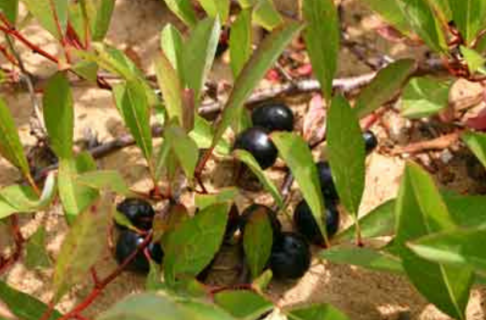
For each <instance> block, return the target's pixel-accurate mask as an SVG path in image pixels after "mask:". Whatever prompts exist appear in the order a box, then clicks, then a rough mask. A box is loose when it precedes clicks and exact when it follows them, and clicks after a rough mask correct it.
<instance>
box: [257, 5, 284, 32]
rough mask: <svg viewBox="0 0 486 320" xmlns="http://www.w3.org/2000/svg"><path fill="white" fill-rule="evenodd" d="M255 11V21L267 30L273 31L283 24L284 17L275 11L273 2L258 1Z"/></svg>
mask: <svg viewBox="0 0 486 320" xmlns="http://www.w3.org/2000/svg"><path fill="white" fill-rule="evenodd" d="M255 2H256V4H255V7H254V9H253V20H254V21H255V23H257V24H259V25H261V26H262V27H263V28H265V29H266V30H269V31H271V30H273V29H275V28H277V27H279V26H280V25H281V24H282V23H283V19H282V16H281V15H280V13H279V12H278V11H277V9H275V5H274V4H273V0H256V1H255Z"/></svg>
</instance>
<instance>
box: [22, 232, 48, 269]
mask: <svg viewBox="0 0 486 320" xmlns="http://www.w3.org/2000/svg"><path fill="white" fill-rule="evenodd" d="M45 239H46V230H45V229H44V228H43V227H40V228H38V229H37V231H36V232H35V233H34V234H33V235H32V236H30V238H29V240H28V241H27V244H26V246H25V251H26V256H25V265H26V266H27V268H29V269H38V268H39V269H42V268H49V267H51V266H52V262H51V259H50V258H49V255H48V254H47V252H46V242H45Z"/></svg>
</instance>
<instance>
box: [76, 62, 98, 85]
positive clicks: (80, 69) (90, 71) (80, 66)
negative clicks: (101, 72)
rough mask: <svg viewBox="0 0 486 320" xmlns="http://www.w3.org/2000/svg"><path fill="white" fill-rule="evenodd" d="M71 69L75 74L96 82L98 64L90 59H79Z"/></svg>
mask: <svg viewBox="0 0 486 320" xmlns="http://www.w3.org/2000/svg"><path fill="white" fill-rule="evenodd" d="M72 69H73V70H74V72H76V74H77V75H79V76H81V77H83V78H85V79H86V80H88V81H91V82H96V80H97V79H98V65H97V64H96V63H94V62H91V61H80V62H78V63H77V64H75V65H74V66H73V67H72Z"/></svg>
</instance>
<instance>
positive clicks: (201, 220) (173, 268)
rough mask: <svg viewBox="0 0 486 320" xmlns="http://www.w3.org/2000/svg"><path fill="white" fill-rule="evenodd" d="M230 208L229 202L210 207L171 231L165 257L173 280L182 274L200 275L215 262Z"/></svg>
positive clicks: (168, 275)
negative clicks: (213, 260) (212, 261)
mask: <svg viewBox="0 0 486 320" xmlns="http://www.w3.org/2000/svg"><path fill="white" fill-rule="evenodd" d="M228 210H229V205H228V204H226V203H224V204H215V205H213V206H210V207H207V208H206V209H204V210H202V211H200V212H199V213H198V214H197V215H196V216H195V217H194V218H192V219H190V220H187V221H185V222H184V223H183V224H182V225H180V226H179V227H178V228H177V229H176V230H174V231H173V232H172V233H171V234H170V236H169V238H168V241H167V246H166V247H165V257H164V276H165V280H166V281H167V282H168V283H169V284H173V283H174V280H175V279H176V277H177V276H178V275H188V276H196V275H197V274H198V273H199V272H201V271H202V270H203V269H204V268H205V267H206V266H207V265H208V264H209V263H210V262H211V260H212V259H213V257H214V255H215V254H216V252H217V251H218V250H219V247H220V245H221V242H222V241H223V236H224V232H225V229H226V223H227V220H228V215H227V213H228Z"/></svg>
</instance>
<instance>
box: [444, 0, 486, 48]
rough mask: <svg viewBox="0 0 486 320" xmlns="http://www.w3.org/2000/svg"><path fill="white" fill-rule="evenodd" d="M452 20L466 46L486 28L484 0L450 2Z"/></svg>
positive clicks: (453, 0) (450, 0)
mask: <svg viewBox="0 0 486 320" xmlns="http://www.w3.org/2000/svg"><path fill="white" fill-rule="evenodd" d="M449 5H450V8H451V11H452V19H453V21H454V23H455V25H456V26H457V29H458V30H459V32H460V33H461V36H462V38H463V39H464V41H465V42H466V44H470V43H471V42H472V41H473V40H474V39H475V38H476V36H477V35H478V33H479V31H481V30H482V29H484V27H485V26H486V23H485V19H486V3H485V2H484V1H482V0H449Z"/></svg>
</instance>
